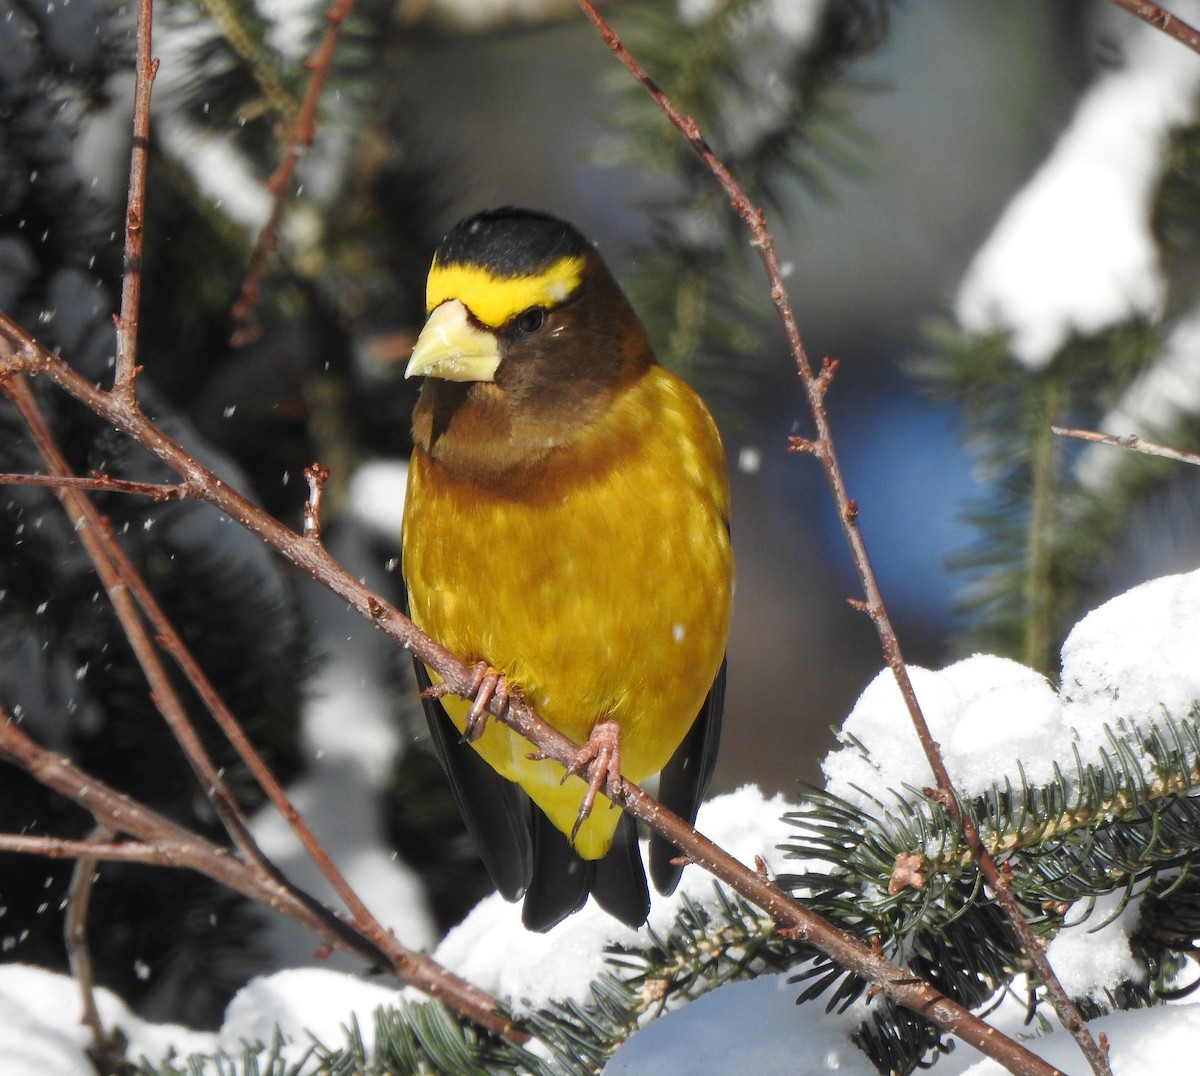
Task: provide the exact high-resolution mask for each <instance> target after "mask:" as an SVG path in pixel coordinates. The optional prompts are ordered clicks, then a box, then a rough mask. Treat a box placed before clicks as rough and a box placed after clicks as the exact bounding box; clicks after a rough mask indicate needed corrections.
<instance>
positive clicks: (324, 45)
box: [231, 0, 354, 347]
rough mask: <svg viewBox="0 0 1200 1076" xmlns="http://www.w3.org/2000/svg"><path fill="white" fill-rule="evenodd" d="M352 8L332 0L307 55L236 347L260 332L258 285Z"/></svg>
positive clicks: (236, 311) (249, 275) (237, 314)
mask: <svg viewBox="0 0 1200 1076" xmlns="http://www.w3.org/2000/svg"><path fill="white" fill-rule="evenodd" d="M353 7H354V0H333V2H332V3H331V4H330V6H329V10H328V11H326V12H325V24H326V25H325V33H324V35H323V36H322V37H321V41H320V44H318V45H317V48H316V50H315V51H314V52H313V54H312V55H311V56H310V57H309V58H308V63H307V66H308V69H309V70H310V71H311V72H312V75H311V77H310V78H309V80H308V88H307V89H306V90H305V91H304V100H303V101H302V102H301V103H300V110H299V112H298V113H297V114H296V120H295V123H294V124H293V125H292V129H291V131H290V132H289V134H288V143H287V149H286V150H285V151H284V154H283V159H282V160H281V161H280V162H279V164H278V165H277V166H276V168H275V171H274V172H272V173H271V177H270V178H269V179H268V180H267V190H268V191H269V192H270V194H271V196H272V202H271V213H270V216H269V217H268V218H267V222H266V224H264V225H263V227H262V230H261V231H260V232H259V233H258V241H257V242H256V243H255V244H254V250H253V252H252V253H251V255H250V262H249V265H248V266H247V268H246V275H245V277H244V278H243V279H242V290H241V292H240V293H239V295H238V297H237V299H236V300H234V304H233V309H232V311H231V313H232V316H233V321H234V330H233V341H232V342H233V345H234V346H235V347H241V346H243V345H245V344H248V343H250V341H252V340H253V339H254V338H255V337H256V336H257V335H258V327H257V326H256V325H255V323H254V320H253V319H254V308H255V307H256V306H257V305H258V299H259V291H258V289H259V285H260V283H261V282H262V278H263V274H264V273H265V272H266V267H267V258H268V257H269V256H270V254H271V251H273V250H274V249H275V248H276V246H278V245H279V222H280V220H281V219H282V217H283V204H284V199H285V198H286V197H287V194H288V190H289V187H290V186H291V180H292V173H293V172H294V171H295V169H296V162H297V160H299V158H300V154H301V153H302V152H304V150H306V149H308V148H309V147H310V146H311V145H312V143H313V137H314V132H315V130H316V122H317V100H318V98H319V97H320V95H321V87H322V86H324V85H325V76H326V75H327V74H328V73H329V65H330V63H331V62H332V60H333V51H334V49H335V48H336V47H337V43H338V38H339V36H340V35H341V31H342V23H343V22H344V21H345V19H346V16H347V15H349V14H350V10H351V8H353Z"/></svg>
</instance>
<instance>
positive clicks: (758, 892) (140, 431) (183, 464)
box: [0, 314, 1057, 1076]
mask: <svg viewBox="0 0 1200 1076" xmlns="http://www.w3.org/2000/svg"><path fill="white" fill-rule="evenodd" d="M17 371H20V372H24V373H29V374H42V375H44V376H46V377H48V378H49V379H51V380H52V381H54V382H55V383H56V384H58V385H59V386H61V387H62V388H63V389H65V390H66V391H67V392H68V393H69V394H70V395H72V396H74V397H75V398H76V399H77V400H79V401H80V402H81V403H83V404H84V405H85V406H87V407H89V408H90V409H91V410H92V411H94V412H95V413H96V414H98V415H100V416H101V417H102V418H104V419H105V420H106V421H108V422H110V423H112V425H113V426H114V427H116V428H117V429H118V430H120V431H121V432H123V433H125V434H127V435H128V436H130V437H131V438H132V439H133V440H135V441H136V442H137V443H138V444H140V445H142V446H143V447H144V448H146V449H148V450H149V451H150V452H151V453H153V454H154V455H155V456H157V457H158V459H160V460H161V461H162V462H163V463H165V464H166V465H167V466H168V467H169V468H171V470H173V471H175V473H176V474H178V475H179V476H180V477H181V478H182V479H183V482H184V485H185V487H186V488H188V489H189V490H195V491H196V496H197V497H198V498H200V499H202V500H204V501H207V502H208V503H209V504H211V505H213V506H214V507H216V508H218V509H220V510H221V511H222V512H224V513H225V514H226V515H228V516H229V517H230V518H232V519H234V520H236V521H237V522H239V523H240V524H242V525H243V526H245V527H246V528H247V529H248V530H250V531H251V532H253V533H254V534H256V535H258V536H259V537H260V538H261V539H262V540H263V541H264V542H266V543H267V544H268V545H269V546H271V547H272V548H273V549H275V550H276V551H277V552H279V553H280V554H282V555H283V556H284V557H286V558H287V559H288V560H289V561H291V562H292V563H293V564H294V565H295V566H296V567H298V568H300V569H301V570H303V571H305V572H306V573H307V574H309V575H311V576H312V577H313V578H314V579H316V580H317V581H318V582H319V583H321V584H322V585H324V586H326V587H327V588H329V589H330V590H331V591H332V592H333V593H335V594H337V595H338V596H339V597H340V598H342V599H343V600H344V601H346V602H347V604H348V605H349V606H350V607H352V608H354V609H356V610H357V611H358V612H359V613H361V614H362V615H363V616H366V617H367V618H368V619H370V620H371V621H372V623H374V624H375V625H376V627H378V628H379V629H380V630H381V631H383V632H384V633H385V634H386V635H388V636H389V637H390V638H392V639H394V640H395V641H396V642H397V643H399V644H400V645H401V646H403V647H404V648H405V649H406V650H410V651H411V652H412V653H413V654H415V655H416V656H417V657H418V658H420V659H421V660H422V661H423V662H425V663H426V664H427V665H429V666H430V667H431V668H433V669H435V670H436V671H437V672H438V674H439V676H440V677H441V678H442V680H443V681H444V682H445V683H446V685H447V688H448V689H449V690H450V691H452V692H453V693H455V694H458V695H462V696H464V697H468V696H470V695H471V692H472V685H473V682H474V680H473V677H474V667H473V666H468V665H467V664H465V663H464V662H462V661H460V660H459V659H458V658H457V657H455V656H454V655H453V654H451V653H450V652H449V651H448V650H446V649H445V648H444V647H443V646H441V645H440V644H439V643H437V642H436V641H434V640H433V639H431V638H429V636H427V635H425V634H424V633H423V632H421V631H420V630H419V629H418V628H417V627H416V626H415V625H414V624H413V623H412V622H411V621H410V620H408V619H407V617H405V616H403V614H401V613H400V611H399V610H397V609H396V608H395V607H394V606H393V605H391V604H390V603H388V602H386V601H384V600H382V599H381V598H379V597H378V596H377V595H375V594H374V593H372V592H371V591H370V590H369V589H368V588H367V587H366V586H365V585H364V584H362V583H360V582H359V581H358V580H357V579H356V578H354V577H353V576H352V575H350V574H349V573H348V572H346V571H345V569H343V568H342V567H341V566H340V565H339V564H337V562H336V561H335V560H333V558H332V557H331V556H330V555H329V554H328V552H327V551H326V550H325V548H324V546H322V545H321V544H320V543H319V542H316V541H313V540H312V539H311V538H305V537H304V536H303V535H301V534H297V533H296V532H295V531H293V530H291V529H290V528H288V527H286V526H284V525H283V524H282V523H280V522H279V521H277V520H275V519H273V518H272V517H271V516H269V515H267V514H266V513H265V512H263V511H262V510H261V509H259V508H258V507H257V506H255V505H254V504H253V503H251V502H250V501H249V500H248V499H247V498H245V497H244V496H243V495H242V494H240V493H239V492H238V491H236V490H234V489H233V488H232V487H230V486H228V485H226V484H225V483H224V482H223V481H222V480H221V479H220V478H218V477H217V476H216V475H215V474H213V473H212V472H211V471H208V470H207V469H206V468H205V467H203V465H201V464H200V463H199V462H198V461H197V460H195V459H194V458H192V457H191V456H190V455H188V454H187V452H186V451H185V450H184V449H183V448H181V447H180V446H179V445H177V444H175V443H174V442H173V441H171V440H170V438H168V437H167V436H166V435H165V434H163V433H162V431H161V430H159V429H158V428H157V427H156V426H155V425H154V424H153V423H152V422H151V421H150V420H149V419H148V418H147V417H146V416H145V415H144V414H143V413H142V412H140V411H136V410H130V409H129V408H126V407H124V406H123V404H122V401H121V400H119V399H118V398H117V397H115V395H114V394H112V393H108V392H104V391H103V390H101V389H98V388H96V386H95V385H93V384H92V383H91V382H90V381H89V380H88V379H87V378H85V377H82V376H81V375H80V374H78V373H77V372H76V371H74V370H72V369H71V368H70V367H69V366H67V365H66V364H65V363H64V362H63V361H62V360H61V359H59V358H57V357H56V356H54V355H52V354H50V353H49V352H47V351H46V350H45V349H44V348H41V347H40V346H38V345H37V344H36V343H34V341H32V340H31V339H30V338H29V337H28V335H27V334H26V333H24V331H23V330H22V329H20V327H19V326H17V325H15V324H14V323H13V322H12V321H11V320H10V319H8V318H7V317H5V316H4V315H3V314H0V379H3V378H4V377H5V376H6V375H8V376H12V374H13V373H14V372H17ZM489 711H490V712H491V713H492V714H493V716H494V717H495V718H496V719H498V720H501V721H503V722H504V723H505V724H507V725H508V726H509V727H511V728H513V729H514V730H515V731H517V732H518V733H520V734H521V735H522V736H524V737H525V738H526V739H528V740H529V741H530V742H531V743H533V744H534V745H535V746H536V747H537V748H538V749H539V750H540V751H541V752H543V753H544V754H545V755H546V757H547V758H549V759H553V760H554V761H555V762H557V763H558V764H559V765H561V766H563V767H564V768H565V767H566V766H568V765H570V763H571V762H573V761H574V759H575V758H576V756H577V755H578V752H579V745H578V744H575V743H573V742H572V741H571V740H569V739H568V738H567V737H565V736H564V735H563V734H562V733H560V732H558V730H556V729H554V728H552V727H551V726H550V725H548V724H547V723H546V722H544V721H543V720H542V719H541V718H540V717H539V716H538V715H537V714H536V713H535V712H534V711H533V709H532V708H530V707H529V706H528V704H527V703H525V702H523V701H517V700H514V699H512V698H511V697H510V698H509V699H508V700H507V704H506V705H504V706H502V705H501V704H500V701H499V700H497V699H495V698H493V699H492V700H491V702H490V703H489ZM609 791H610V795H612V797H613V798H614V799H615V800H617V801H619V802H621V803H622V805H623V806H624V807H625V808H626V809H627V810H628V811H629V812H630V813H631V814H633V815H634V816H635V817H637V818H639V819H641V820H642V821H644V822H646V824H647V825H649V826H650V827H651V828H652V829H653V830H654V831H655V832H657V833H661V834H662V835H663V836H665V837H667V838H668V839H669V840H671V841H673V842H674V843H675V844H676V845H678V846H679V847H680V848H681V849H682V850H683V851H684V853H685V854H686V855H688V856H689V857H690V858H691V859H692V860H693V861H694V862H696V863H698V864H700V865H701V866H703V867H704V868H705V869H707V870H710V871H712V872H713V873H714V874H716V875H717V877H719V878H721V879H722V880H724V881H726V882H727V883H728V884H729V885H730V886H732V887H733V888H734V889H735V890H736V891H737V892H739V893H741V894H742V895H743V896H745V897H746V898H747V899H748V900H750V901H752V902H754V903H755V904H758V905H759V906H761V907H762V908H764V909H765V910H766V911H767V912H768V913H769V914H771V915H772V916H773V917H774V918H775V919H776V921H777V922H779V924H780V925H781V926H783V927H786V928H788V929H789V930H790V931H792V932H793V933H794V935H795V936H796V937H798V938H801V939H802V940H804V941H806V942H808V943H809V944H811V945H813V946H814V947H816V948H818V949H820V950H821V951H822V952H825V953H827V954H828V955H829V956H831V957H832V958H833V959H834V960H836V961H837V962H838V963H839V964H842V965H843V966H845V967H847V968H849V969H850V970H852V971H854V972H856V973H857V974H859V975H861V976H862V977H863V978H864V979H865V980H867V981H868V982H869V983H871V984H873V985H874V986H875V987H876V988H877V989H878V990H879V992H881V993H884V994H886V995H887V996H888V997H891V998H892V999H893V1000H895V1001H896V1002H897V1003H898V1004H901V1005H904V1006H905V1007H907V1008H911V1009H913V1010H914V1011H917V1012H919V1013H922V1014H923V1015H925V1016H926V1017H927V1018H928V1019H930V1020H932V1021H933V1022H934V1023H935V1024H937V1025H938V1026H939V1027H941V1028H942V1029H943V1030H945V1031H946V1032H948V1033H949V1034H952V1035H956V1036H958V1037H959V1038H961V1039H963V1040H964V1041H965V1042H967V1043H970V1044H971V1045H972V1046H975V1047H976V1048H977V1049H979V1050H980V1051H981V1052H983V1053H985V1054H987V1055H988V1056H990V1057H993V1058H995V1059H996V1060H998V1061H999V1062H1000V1063H1001V1064H1003V1065H1004V1066H1005V1067H1006V1068H1007V1069H1008V1070H1009V1071H1010V1072H1014V1073H1019V1074H1026V1076H1051V1074H1053V1073H1055V1072H1057V1070H1056V1069H1054V1068H1052V1067H1051V1066H1049V1065H1047V1064H1046V1063H1045V1062H1043V1061H1041V1060H1040V1059H1039V1058H1037V1057H1036V1056H1035V1055H1034V1054H1033V1053H1031V1052H1030V1051H1029V1050H1027V1049H1026V1048H1025V1047H1023V1046H1021V1045H1020V1044H1018V1043H1016V1042H1014V1041H1012V1040H1011V1039H1008V1038H1006V1037H1005V1036H1003V1035H1000V1034H999V1033H998V1032H996V1031H995V1029H993V1028H991V1027H989V1026H988V1025H987V1024H986V1023H984V1022H983V1021H982V1020H980V1019H979V1018H978V1017H976V1016H975V1015H974V1014H972V1013H971V1012H970V1011H968V1010H967V1009H965V1008H963V1007H962V1006H961V1005H958V1004H957V1003H956V1002H953V1001H951V1000H950V999H949V998H946V997H944V996H943V995H942V994H940V993H939V992H938V991H937V990H935V989H934V988H933V987H932V986H931V985H930V984H928V983H926V982H924V981H923V980H921V979H920V978H918V977H917V976H914V975H913V974H912V973H911V972H909V971H908V970H906V969H905V968H903V967H901V966H899V965H897V964H894V963H892V962H890V961H888V960H886V959H884V958H883V956H882V955H881V954H879V953H877V952H875V951H873V950H872V949H870V948H869V947H868V946H866V945H863V944H862V943H861V942H859V941H858V940H857V939H855V938H853V937H852V936H851V935H849V934H847V933H845V932H844V931H842V930H840V929H839V928H837V927H834V926H833V925H832V924H830V923H828V922H826V921H825V920H823V919H822V918H821V917H820V916H818V915H816V914H815V913H813V912H811V911H809V910H808V909H807V908H805V907H803V906H802V905H801V904H800V903H798V902H797V901H795V900H793V899H792V898H790V897H789V896H787V895H786V894H785V893H783V892H782V891H781V890H779V889H777V888H775V887H774V886H773V885H772V884H771V883H770V882H768V881H767V880H765V879H764V878H762V877H761V876H760V875H759V874H757V873H756V872H755V871H754V870H752V869H751V868H748V867H746V866H745V865H743V864H741V863H739V862H738V861H737V860H735V859H733V858H732V857H731V856H729V855H728V853H726V852H724V851H723V850H721V849H720V848H718V847H717V846H716V845H714V844H713V843H712V842H711V841H708V840H707V839H706V838H704V837H702V836H701V835H700V834H699V833H697V832H696V831H695V829H693V828H692V827H691V826H689V825H687V824H686V823H685V822H684V821H683V820H682V819H680V818H679V817H678V816H676V815H673V814H671V813H670V812H669V811H667V810H666V809H665V808H664V807H662V806H661V805H660V804H659V803H657V801H655V800H654V799H652V798H651V797H650V796H648V795H647V794H646V793H645V792H643V791H642V790H641V789H639V788H637V787H636V786H635V785H632V784H630V783H629V782H624V781H623V782H622V784H621V787H620V788H618V789H615V790H613V789H610V790H609ZM93 854H95V852H94V850H93ZM218 880H222V879H220V878H218ZM402 977H403V976H402ZM406 981H412V980H406ZM417 985H420V984H417ZM426 988H427V987H426ZM460 1011H461V1010H460Z"/></svg>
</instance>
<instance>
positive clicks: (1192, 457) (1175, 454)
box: [1050, 426, 1200, 467]
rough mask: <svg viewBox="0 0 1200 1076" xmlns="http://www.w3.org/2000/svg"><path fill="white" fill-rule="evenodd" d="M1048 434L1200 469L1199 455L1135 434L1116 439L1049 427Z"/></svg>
mask: <svg viewBox="0 0 1200 1076" xmlns="http://www.w3.org/2000/svg"><path fill="white" fill-rule="evenodd" d="M1050 432H1051V433H1053V434H1057V435H1058V436H1059V437H1073V438H1075V439H1076V440H1077V441H1092V442H1094V443H1095V444H1098V445H1112V446H1113V447H1114V448H1128V449H1130V450H1131V451H1133V452H1141V453H1142V454H1143V455H1146V456H1162V457H1163V458H1164V459H1168V460H1175V461H1176V462H1178V463H1190V464H1192V466H1194V467H1200V454H1197V453H1195V452H1184V451H1183V449H1180V448H1171V447H1170V446H1169V445H1159V444H1155V443H1154V442H1153V441H1147V440H1145V439H1144V438H1141V437H1139V436H1138V435H1137V434H1136V433H1129V434H1126V435H1125V436H1124V437H1117V436H1116V435H1115V434H1111V433H1099V432H1097V431H1096V430H1081V429H1078V428H1077V427H1075V426H1051V427H1050Z"/></svg>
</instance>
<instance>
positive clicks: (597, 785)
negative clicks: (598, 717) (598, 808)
mask: <svg viewBox="0 0 1200 1076" xmlns="http://www.w3.org/2000/svg"><path fill="white" fill-rule="evenodd" d="M585 773H586V775H587V777H586V780H587V791H586V792H584V794H583V800H582V801H581V802H580V804H579V813H578V814H577V815H576V816H575V825H573V826H572V827H571V841H572V842H574V840H575V835H576V834H577V833H578V832H579V827H580V826H582V825H583V823H584V822H585V821H586V820H587V817H588V815H590V814H591V813H592V808H593V807H594V806H595V804H596V797H597V796H598V795H599V794H600V792H601V791H604V792H606V793H609V798H610V799H611V798H613V797H612V794H611V793H612V792H613V791H614V790H615V789H617V788H618V787H619V786H620V784H621V726H620V725H618V724H617V723H616V722H615V721H601V722H599V723H598V724H596V725H595V726H593V728H592V731H591V735H589V736H588V742H587V743H585V744H584V745H583V746H582V747H581V748H580V749H579V753H578V754H577V755H576V756H575V758H574V760H573V761H572V762H571V765H570V766H568V767H567V772H566V773H564V774H563V778H562V779H563V781H566V779H567V778H568V777H583V776H584V774H585Z"/></svg>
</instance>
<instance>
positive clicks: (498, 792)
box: [414, 660, 586, 900]
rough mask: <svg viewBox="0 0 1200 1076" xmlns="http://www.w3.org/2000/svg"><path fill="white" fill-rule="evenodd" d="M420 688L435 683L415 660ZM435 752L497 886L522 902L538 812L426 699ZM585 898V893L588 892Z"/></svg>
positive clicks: (530, 868) (434, 701) (439, 708)
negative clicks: (532, 820)
mask: <svg viewBox="0 0 1200 1076" xmlns="http://www.w3.org/2000/svg"><path fill="white" fill-rule="evenodd" d="M414 665H415V667H416V670H417V684H418V685H419V687H420V688H421V691H422V692H424V691H425V689H426V688H428V687H429V685H430V680H429V671H428V670H427V669H426V668H425V665H424V663H422V662H421V661H419V660H417V661H414ZM421 703H422V705H423V706H424V707H425V719H426V721H428V723H429V734H430V736H431V737H432V739H433V746H434V750H435V751H436V752H437V756H438V761H440V762H441V764H442V769H444V770H445V771H446V776H447V777H448V778H449V780H450V788H451V790H452V791H453V793H454V800H455V803H457V805H458V810H459V813H460V814H461V815H462V817H463V821H464V822H466V824H467V831H468V832H469V833H470V834H471V840H472V841H473V842H474V844H475V847H476V848H477V849H478V850H479V855H480V858H481V859H482V860H483V865H484V866H485V867H486V868H487V872H488V874H490V875H491V876H492V882H493V883H494V884H495V886H496V888H497V889H498V890H499V891H500V894H501V895H502V896H503V897H504V898H505V899H506V900H517V899H518V898H520V896H521V894H522V893H524V892H525V890H526V889H527V888H528V887H529V884H530V879H531V877H532V876H533V837H532V834H531V831H530V820H531V818H532V816H534V815H538V816H540V815H541V811H537V810H534V808H533V805H532V804H531V803H530V802H529V797H528V796H527V795H525V793H524V792H523V791H522V789H521V787H520V786H519V785H515V784H513V783H512V782H511V781H506V780H505V779H504V778H503V777H501V776H500V775H499V774H498V773H497V772H496V771H495V770H494V769H492V767H491V766H489V765H488V764H487V763H486V762H485V761H484V760H483V758H482V757H481V756H480V755H479V753H478V752H477V751H476V750H475V749H474V748H473V747H472V746H471V745H470V744H469V743H467V742H465V741H464V740H463V738H462V733H460V732H459V731H458V729H456V728H455V727H454V724H453V723H452V722H451V720H450V718H449V717H448V716H447V714H446V711H445V709H444V708H443V706H442V704H441V703H440V702H439V701H438V700H437V699H432V698H427V697H426V696H425V695H424V694H422V696H421ZM585 894H586V891H585Z"/></svg>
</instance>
